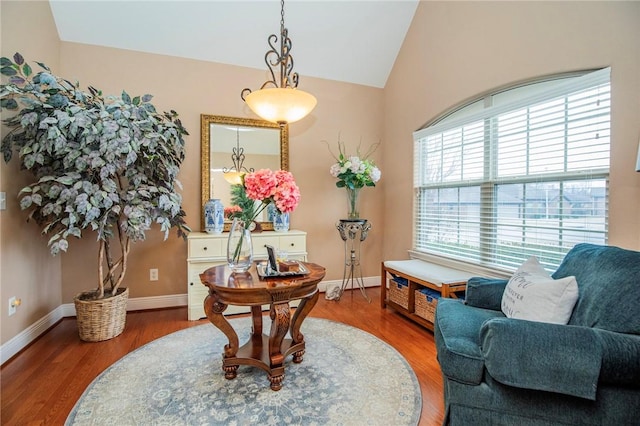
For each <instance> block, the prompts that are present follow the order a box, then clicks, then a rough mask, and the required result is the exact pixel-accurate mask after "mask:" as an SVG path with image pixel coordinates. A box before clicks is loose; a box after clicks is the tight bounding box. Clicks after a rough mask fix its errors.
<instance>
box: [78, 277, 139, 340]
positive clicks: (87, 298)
mask: <svg viewBox="0 0 640 426" xmlns="http://www.w3.org/2000/svg"><path fill="white" fill-rule="evenodd" d="M93 294H95V293H94V292H84V293H80V294H78V295H77V296H76V297H75V298H74V299H73V303H74V304H75V306H76V317H77V323H78V334H79V335H80V339H81V340H84V341H85V342H100V341H102V340H109V339H112V338H114V337H116V336H118V335H119V334H120V333H122V331H123V330H124V324H125V321H126V319H127V299H128V298H129V289H128V288H120V289H118V294H116V295H115V296H113V297H109V298H107V299H100V300H91V297H92V295H93Z"/></svg>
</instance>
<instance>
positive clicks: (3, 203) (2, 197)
mask: <svg viewBox="0 0 640 426" xmlns="http://www.w3.org/2000/svg"><path fill="white" fill-rule="evenodd" d="M6 209H7V193H6V192H0V210H6Z"/></svg>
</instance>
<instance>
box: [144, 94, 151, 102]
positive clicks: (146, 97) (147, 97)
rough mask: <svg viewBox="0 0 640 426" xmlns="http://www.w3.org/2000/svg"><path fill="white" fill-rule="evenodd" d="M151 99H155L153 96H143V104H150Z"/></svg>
mask: <svg viewBox="0 0 640 426" xmlns="http://www.w3.org/2000/svg"><path fill="white" fill-rule="evenodd" d="M151 99H153V95H149V94H146V95H143V96H142V102H149V101H150V100H151Z"/></svg>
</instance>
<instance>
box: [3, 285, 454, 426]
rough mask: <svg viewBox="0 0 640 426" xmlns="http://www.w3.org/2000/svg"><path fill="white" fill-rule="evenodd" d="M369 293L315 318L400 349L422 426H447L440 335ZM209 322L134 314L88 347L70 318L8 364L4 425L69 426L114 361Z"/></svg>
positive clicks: (183, 314)
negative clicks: (415, 385) (415, 386)
mask: <svg viewBox="0 0 640 426" xmlns="http://www.w3.org/2000/svg"><path fill="white" fill-rule="evenodd" d="M367 294H368V295H369V296H370V297H371V298H372V302H371V304H369V303H367V302H366V301H365V299H364V298H363V297H362V295H361V294H360V293H359V292H358V291H353V292H349V291H348V292H345V294H344V295H343V296H342V299H341V300H340V301H339V302H335V301H328V300H325V299H324V293H323V294H321V297H320V300H319V301H318V304H317V305H316V306H315V308H314V309H313V311H312V312H311V314H310V316H312V317H318V318H326V319H330V320H334V321H338V322H342V323H345V324H349V325H352V326H354V327H357V328H359V329H362V330H364V331H367V332H369V333H371V334H373V335H375V336H377V337H378V338H380V339H382V340H384V341H385V342H387V343H389V344H390V345H392V346H393V347H394V348H396V350H397V351H398V352H400V353H401V354H402V355H403V356H404V357H405V359H406V360H407V362H409V364H411V367H413V370H414V372H415V373H416V376H417V377H418V380H419V382H420V388H421V390H422V415H421V418H420V425H424V426H426V425H439V424H441V423H442V418H443V409H444V408H443V395H442V377H441V374H440V367H439V365H438V362H437V360H436V352H435V344H434V340H433V333H431V332H430V331H428V330H426V329H424V328H422V327H420V326H418V325H417V324H415V323H413V322H411V321H409V320H408V319H406V318H404V317H403V316H401V315H399V314H397V313H395V312H394V311H392V310H391V309H386V310H382V309H381V308H380V289H379V288H369V289H367ZM207 322H208V321H207V320H200V321H188V320H187V309H186V307H182V308H173V309H163V310H155V311H143V312H130V313H129V314H128V316H127V324H126V328H125V331H124V333H123V334H122V335H120V336H118V337H117V338H115V339H112V340H109V341H105V342H99V343H86V342H81V341H80V339H79V338H78V335H77V328H76V323H75V319H74V318H65V319H64V320H62V321H61V322H60V323H58V324H57V325H56V326H55V327H53V328H52V329H51V330H49V331H48V332H47V333H45V334H44V335H43V336H41V337H40V338H39V339H37V340H36V341H35V342H34V343H33V344H32V345H31V346H29V347H28V348H27V349H25V350H24V351H22V352H21V353H20V354H18V355H17V356H16V357H14V358H13V359H12V360H10V361H8V362H7V363H5V364H4V365H3V366H2V370H1V372H0V382H1V398H2V407H1V410H0V419H1V421H0V423H1V424H2V425H45V424H46V425H62V424H64V421H65V420H66V418H67V415H68V414H69V412H70V411H71V409H72V408H73V406H74V404H75V403H76V401H77V400H78V398H79V397H80V395H81V394H82V392H84V390H85V388H86V387H87V386H88V385H89V384H90V383H91V381H93V379H95V378H96V377H97V376H98V375H99V374H100V373H101V372H102V371H104V370H105V369H106V368H107V367H109V366H110V365H111V364H113V363H114V362H115V361H117V360H118V359H120V358H122V357H123V356H124V355H126V354H127V353H129V352H131V351H133V350H134V349H136V348H138V347H140V346H142V345H144V344H146V343H149V342H151V341H152V340H154V339H157V338H158V337H162V336H164V335H166V334H169V333H172V332H174V331H177V330H181V329H184V328H188V327H193V326H196V325H200V324H205V323H207ZM285 386H286V384H285Z"/></svg>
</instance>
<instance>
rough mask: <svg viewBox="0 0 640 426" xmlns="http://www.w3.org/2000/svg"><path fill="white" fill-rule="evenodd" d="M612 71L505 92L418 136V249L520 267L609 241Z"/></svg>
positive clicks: (551, 260) (503, 266)
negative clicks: (532, 258)
mask: <svg viewBox="0 0 640 426" xmlns="http://www.w3.org/2000/svg"><path fill="white" fill-rule="evenodd" d="M609 81H610V69H609V68H607V69H602V70H598V71H595V72H590V73H588V74H584V75H581V76H579V77H575V76H574V77H572V78H563V79H562V80H554V81H545V82H543V83H536V84H528V85H526V86H518V87H515V88H509V89H507V90H504V89H503V90H500V91H499V92H495V93H492V94H489V95H487V96H484V97H482V99H479V100H478V101H476V102H473V103H470V104H468V105H467V106H465V107H463V108H461V109H458V110H455V111H452V112H451V113H449V114H447V115H446V117H445V118H444V119H439V120H437V121H435V122H434V124H431V125H428V126H426V127H424V128H422V129H420V130H418V131H416V132H415V133H414V189H415V193H416V201H415V214H414V250H415V251H417V252H422V253H428V254H435V255H438V256H445V257H448V258H454V259H458V260H462V261H468V262H473V263H474V264H479V265H482V266H485V267H489V268H497V269H504V270H512V269H514V268H516V267H517V266H519V265H520V264H521V263H522V262H523V261H525V260H526V259H528V258H529V257H530V256H532V255H535V256H537V257H538V259H539V260H540V262H541V263H542V264H544V265H545V266H547V267H548V268H551V269H554V268H555V267H557V266H558V265H559V263H560V261H561V260H562V258H563V257H564V255H565V253H566V252H567V251H569V250H570V249H571V247H573V246H574V245H575V244H577V243H581V242H591V243H597V244H605V243H606V242H607V228H608V222H607V199H608V177H609V143H610V85H609Z"/></svg>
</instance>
